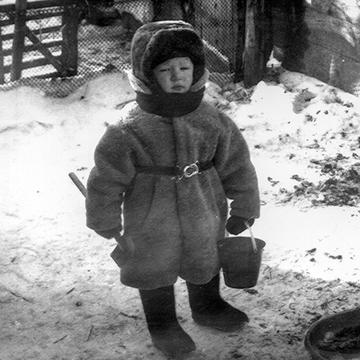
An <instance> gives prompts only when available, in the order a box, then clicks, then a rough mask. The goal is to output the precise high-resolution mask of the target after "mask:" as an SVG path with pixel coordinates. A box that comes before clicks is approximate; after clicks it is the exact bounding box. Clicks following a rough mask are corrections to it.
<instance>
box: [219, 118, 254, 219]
mask: <svg viewBox="0 0 360 360" xmlns="http://www.w3.org/2000/svg"><path fill="white" fill-rule="evenodd" d="M220 116H221V119H222V124H223V125H224V126H223V127H222V131H221V134H220V137H219V141H218V145H217V150H216V155H215V161H214V162H215V167H216V169H217V171H218V174H219V176H220V179H221V182H222V184H223V188H224V191H225V195H226V197H227V198H228V199H230V200H232V202H231V205H230V206H231V210H230V215H235V216H239V217H242V218H245V219H250V218H258V217H259V216H260V199H259V188H258V180H257V175H256V171H255V168H254V165H253V164H252V162H251V160H250V153H249V148H248V145H247V143H246V141H245V139H244V137H243V136H242V134H241V132H240V130H239V128H238V127H237V126H236V124H235V123H234V122H233V121H232V120H231V119H230V118H229V117H227V116H226V115H225V114H222V113H221V115H220Z"/></svg>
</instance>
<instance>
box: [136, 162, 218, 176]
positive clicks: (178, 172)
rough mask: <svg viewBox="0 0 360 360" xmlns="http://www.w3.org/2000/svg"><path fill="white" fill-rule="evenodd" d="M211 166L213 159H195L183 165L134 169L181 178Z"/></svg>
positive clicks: (138, 167)
mask: <svg viewBox="0 0 360 360" xmlns="http://www.w3.org/2000/svg"><path fill="white" fill-rule="evenodd" d="M213 166H214V163H213V161H205V162H202V161H196V162H194V163H192V164H189V165H185V166H137V167H136V170H137V172H139V173H146V174H153V175H167V176H174V177H177V178H178V179H182V178H183V177H185V178H189V177H192V176H194V175H197V174H200V173H201V172H202V171H205V170H208V169H210V168H211V167H213Z"/></svg>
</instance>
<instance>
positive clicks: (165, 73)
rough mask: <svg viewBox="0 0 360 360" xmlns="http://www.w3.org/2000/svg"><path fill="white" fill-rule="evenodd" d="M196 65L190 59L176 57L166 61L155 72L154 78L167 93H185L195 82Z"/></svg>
mask: <svg viewBox="0 0 360 360" xmlns="http://www.w3.org/2000/svg"><path fill="white" fill-rule="evenodd" d="M193 70H194V65H193V63H192V61H191V60H190V58H188V57H176V58H172V59H169V60H166V61H164V62H163V63H161V64H159V65H158V66H156V67H155V69H154V70H153V72H154V76H155V78H156V80H157V82H158V83H159V85H160V86H161V88H162V89H163V90H164V91H165V92H167V93H185V92H187V91H188V90H189V89H190V87H191V85H192V81H193Z"/></svg>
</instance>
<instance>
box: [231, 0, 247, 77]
mask: <svg viewBox="0 0 360 360" xmlns="http://www.w3.org/2000/svg"><path fill="white" fill-rule="evenodd" d="M245 10H246V0H233V1H232V14H233V18H232V22H233V33H234V35H235V40H234V44H235V51H234V54H233V59H232V61H231V62H232V64H233V67H234V69H233V70H234V82H239V81H241V80H242V79H243V77H244V73H243V52H244V44H245Z"/></svg>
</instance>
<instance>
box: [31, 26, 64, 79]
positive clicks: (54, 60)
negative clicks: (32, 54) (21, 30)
mask: <svg viewBox="0 0 360 360" xmlns="http://www.w3.org/2000/svg"><path fill="white" fill-rule="evenodd" d="M25 32H26V36H27V37H28V39H29V40H30V41H31V42H32V43H33V44H34V45H36V46H37V50H38V51H39V52H40V53H41V54H42V55H44V57H45V58H47V59H48V60H49V62H50V64H51V65H53V66H54V68H55V69H56V70H57V71H58V72H59V73H61V74H64V75H65V73H66V69H65V67H64V66H63V64H62V62H61V61H59V60H58V59H57V58H56V57H55V56H53V55H52V54H51V52H50V51H49V49H48V48H47V47H46V46H44V45H43V44H42V43H41V41H40V40H39V39H38V38H37V37H36V36H35V35H34V34H33V33H32V32H31V30H30V29H29V28H28V27H27V26H26V27H25Z"/></svg>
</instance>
